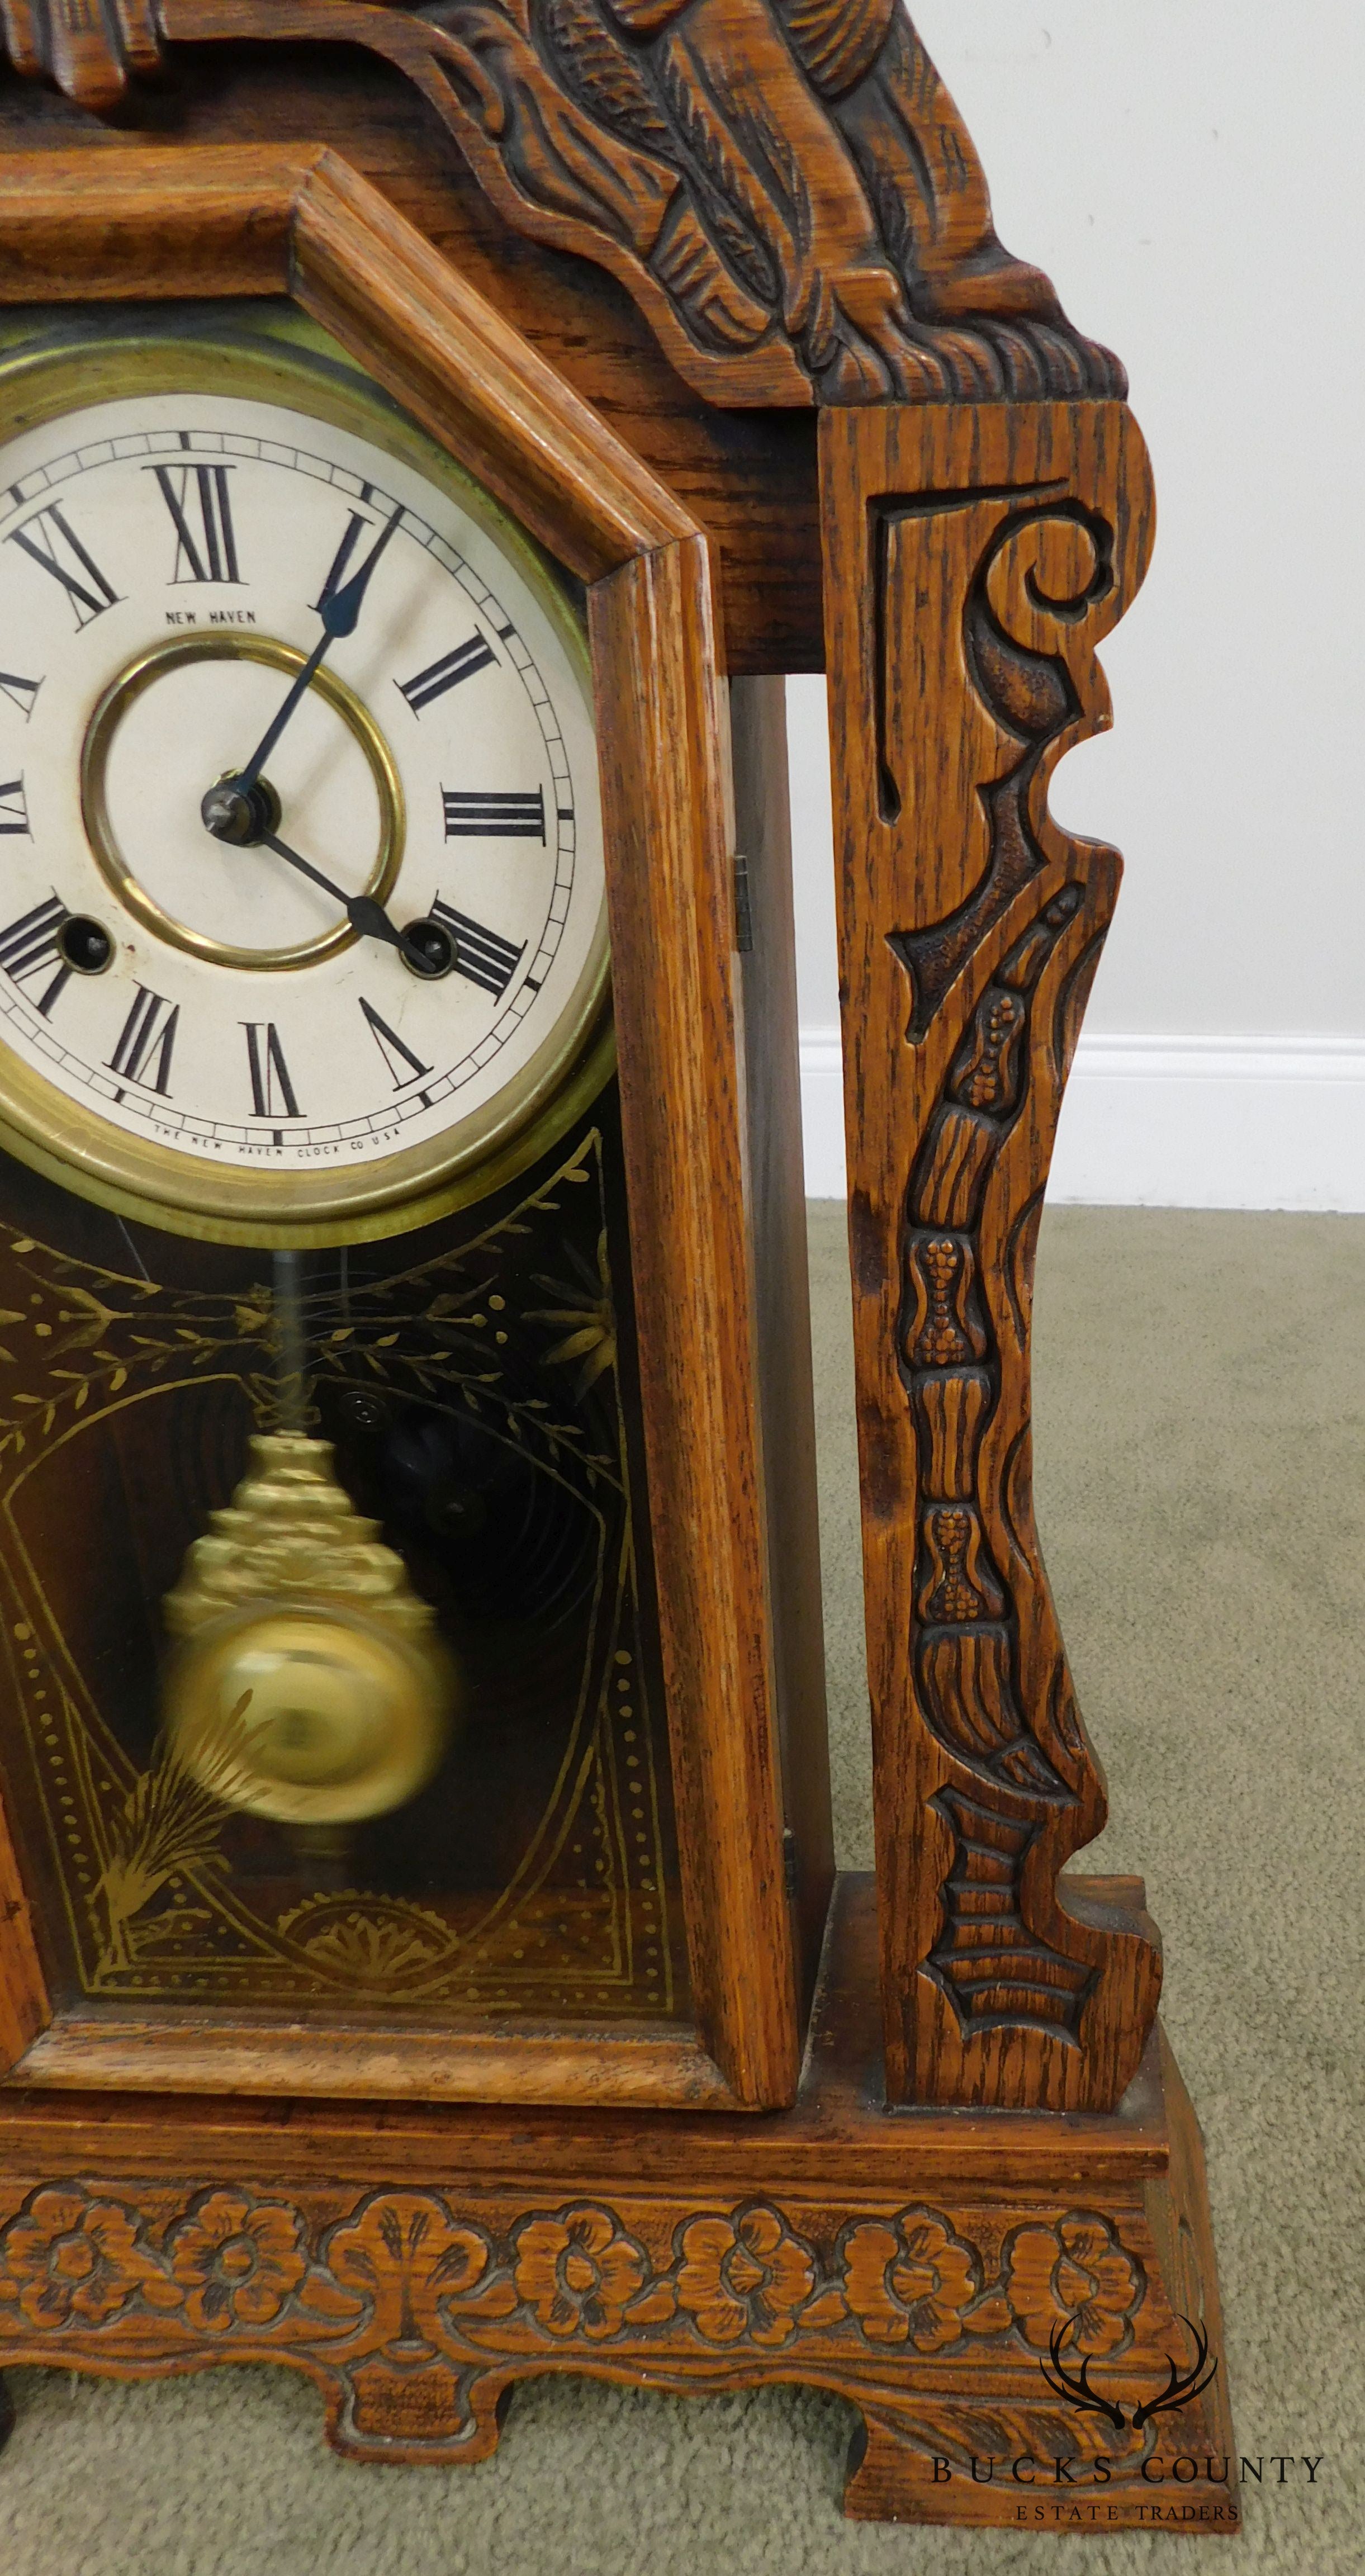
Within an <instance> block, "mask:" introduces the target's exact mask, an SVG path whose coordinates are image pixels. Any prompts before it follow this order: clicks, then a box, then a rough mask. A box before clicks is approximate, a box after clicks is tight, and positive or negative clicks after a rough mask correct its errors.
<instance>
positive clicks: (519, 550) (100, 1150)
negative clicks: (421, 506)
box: [0, 308, 616, 1250]
mask: <svg viewBox="0 0 1365 2576" xmlns="http://www.w3.org/2000/svg"><path fill="white" fill-rule="evenodd" d="M294 320H295V322H296V323H297V320H298V317H294ZM258 327H259V336H256V333H255V332H253V330H252V329H251V328H250V327H249V326H248V325H246V324H245V323H244V319H243V315H242V312H241V309H240V308H239V309H237V310H235V311H234V312H233V314H232V316H231V319H230V320H229V319H227V318H225V319H224V320H223V321H222V322H221V324H218V323H216V322H215V326H214V329H213V331H212V333H210V332H209V331H207V330H205V331H203V332H202V333H201V332H200V331H198V330H195V331H190V330H186V329H185V328H184V326H183V323H182V324H181V325H180V326H179V327H178V328H177V324H176V321H175V319H174V318H173V317H171V318H169V319H168V322H167V323H166V324H163V325H161V326H160V327H158V321H157V319H156V318H149V317H148V316H147V315H146V314H145V313H143V314H139V316H138V317H137V319H136V321H135V322H133V323H132V324H131V326H130V327H129V329H128V330H127V332H126V334H122V333H120V334H118V335H115V334H113V333H111V332H109V331H108V330H107V329H106V330H104V331H102V332H100V333H98V334H97V333H96V332H94V331H93V330H91V331H90V334H89V336H88V337H86V336H84V335H83V334H81V333H80V332H79V331H76V332H72V334H71V336H67V332H66V330H64V329H63V330H62V331H60V332H59V333H56V334H54V335H53V336H52V337H48V338H46V339H43V340H39V341H38V342H37V343H36V344H28V345H25V344H23V343H21V344H20V345H19V346H17V347H15V346H14V345H13V343H11V344H10V346H9V348H8V349H4V348H3V346H2V345H0V442H3V441H4V440H6V439H9V438H12V437H16V436H17V435H18V434H19V433H20V432H21V431H22V430H25V429H30V428H33V427H36V426H37V425H38V424H39V423H40V422H44V421H49V420H52V419H54V418H56V417H58V416H59V415H60V414H62V413H65V412H68V411H75V410H79V409H82V408H84V406H85V405H87V404H91V403H97V402H105V401H111V400H117V399H118V398H120V397H121V396H127V395H132V394H137V393H224V394H233V395H236V396H237V397H239V398H241V397H245V398H246V399H248V400H250V399H252V398H254V399H256V400H258V401H262V402H274V403H279V404H282V405H283V406H284V407H285V408H286V409H290V410H294V411H297V412H299V413H301V414H303V415H304V416H305V417H308V418H312V419H316V420H324V421H330V422H332V423H334V424H335V425H336V426H337V427H339V428H345V429H350V430H351V431H352V432H353V433H354V434H355V435H357V436H359V437H362V438H365V439H368V440H369V441H370V442H371V443H372V444H373V445H374V446H375V447H377V448H379V449H381V450H382V451H383V452H385V453H386V454H388V455H390V456H392V457H394V458H395V459H397V460H398V461H399V462H401V463H404V464H406V465H408V466H409V467H410V468H412V469H413V470H414V471H416V472H417V473H420V474H422V475H424V476H425V477H426V479H427V480H428V481H429V482H431V483H433V484H435V485H436V487H437V489H438V490H439V491H442V492H445V493H446V494H448V496H449V497H450V498H451V499H452V500H453V501H455V502H456V503H457V504H458V506H459V507H460V508H461V509H464V510H466V511H467V512H468V513H469V515H470V517H471V518H472V519H474V520H475V522H476V523H477V524H478V525H479V526H480V527H481V528H482V529H483V530H484V531H485V533H486V534H488V535H489V536H491V537H493V538H494V539H495V541H496V542H497V543H498V544H499V545H500V546H501V547H502V548H503V549H504V550H505V552H506V553H507V554H508V555H509V557H510V558H511V560H512V562H513V564H514V566H515V567H516V569H517V571H518V572H519V573H520V574H521V576H522V578H523V580H525V581H526V582H527V583H528V584H529V586H530V588H531V589H532V590H533V591H534V593H535V596H536V599H537V601H538V603H539V605H540V607H541V609H542V611H543V612H544V614H545V615H546V617H547V618H548V619H549V620H550V622H551V623H552V625H553V626H554V627H555V629H556V631H557V633H558V635H559V637H560V640H561V643H562V644H563V646H564V649H565V651H566V653H567V654H568V656H569V658H570V660H571V662H572V664H573V665H574V667H575V668H576V669H577V671H578V673H579V675H580V680H581V685H582V687H583V690H584V694H585V696H586V698H587V701H588V704H589V706H592V704H593V676H592V664H591V659H590V655H589V650H588V640H587V635H586V632H585V627H584V622H583V619H582V616H581V614H580V613H579V611H578V609H577V608H576V606H575V605H574V604H572V603H571V601H570V599H569V597H568V596H567V593H566V589H565V585H564V581H563V578H562V576H561V575H560V574H559V573H558V572H557V570H556V568H555V566H554V565H553V564H552V563H551V562H550V561H549V559H548V558H547V557H546V556H545V555H544V554H543V553H542V552H541V550H540V549H539V548H538V547H537V546H536V545H535V543H534V542H533V540H532V539H531V538H530V537H529V536H528V535H527V533H526V531H525V529H524V528H522V527H520V526H519V525H518V524H517V522H516V521H515V519H513V518H512V517H511V516H510V514H509V513H508V512H507V511H506V510H504V509H503V508H502V506H501V504H500V503H499V502H497V501H496V500H494V498H493V497H492V495H491V494H490V493H489V492H487V491H486V490H485V489H484V488H483V487H482V485H480V484H479V483H477V482H476V481H475V480H474V479H473V477H472V476H471V475H470V474H469V473H467V472H466V470H465V468H464V467H463V466H462V465H461V464H460V463H459V462H458V461H457V459H456V458H455V457H453V456H452V455H450V454H449V452H448V451H447V450H446V449H445V448H443V447H441V446H440V445H438V444H437V442H436V441H435V440H434V439H432V438H431V437H429V436H428V434H427V432H426V431H425V430H422V429H420V428H418V426H417V424H416V423H415V422H413V421H411V420H409V419H408V418H407V417H406V415H405V414H404V413H402V412H400V411H399V410H398V408H397V406H396V405H395V404H393V403H392V402H391V401H390V400H389V398H388V397H387V395H385V394H384V393H382V392H381V391H380V390H379V388H378V387H377V386H376V385H374V384H373V383H371V381H370V380H369V379H368V378H367V377H366V376H364V375H362V374H360V373H359V372H358V371H357V369H356V366H355V361H354V360H353V359H352V358H350V357H349V356H348V355H347V353H346V351H345V350H343V349H342V348H341V347H340V345H339V344H338V343H336V342H331V341H329V340H328V339H327V336H326V335H325V334H324V333H323V332H322V331H321V329H320V328H319V326H317V325H314V324H311V323H310V324H309V325H308V326H307V331H306V333H305V332H303V331H302V330H299V329H292V328H291V329H290V330H289V331H288V332H285V331H283V330H278V329H277V330H272V329H271V328H270V327H269V323H268V320H267V318H265V317H263V318H262V320H261V322H260V325H259V326H258ZM47 329H48V331H49V332H52V325H51V322H50V320H49V322H48V325H47ZM174 640H177V641H185V640H187V639H185V638H183V637H182V638H177V639H174ZM252 962H253V964H254V963H255V962H256V960H255V959H253V961H252ZM615 1069H616V1044H615V1030H614V1026H613V1020H612V1012H611V964H610V951H609V945H608V935H607V918H606V904H605V898H604V901H603V905H602V910H601V914H600V916H599V923H598V929H597V934H596V938H595V941H594V945H593V949H592V953H591V955H590V957H589V959H588V961H587V964H586V966H585V968H584V971H583V973H582V975H581V976H580V978H579V982H578V985H577V987H576V989H575V991H574V993H573V995H572V996H571V998H570V1000H569V1001H568V1003H567V1004H566V1006H565V1009H564V1012H563V1014H562V1016H561V1019H560V1021H559V1024H558V1026H557V1028H556V1029H555V1030H554V1031H552V1032H551V1034H550V1036H549V1037H548V1038H547V1040H546V1041H545V1043H544V1044H543V1045H542V1046H541V1048H540V1049H539V1050H538V1051H537V1053H536V1054H535V1055H534V1056H533V1057H532V1058H531V1060H530V1062H529V1063H528V1064H527V1065H525V1066H524V1067H523V1068H522V1071H521V1073H520V1074H519V1075H518V1077H517V1078H516V1080H515V1082H514V1083H512V1084H510V1085H509V1086H508V1087H507V1089H506V1090H505V1091H504V1092H503V1093H502V1094H501V1095H500V1096H499V1098H498V1099H497V1100H496V1101H495V1102H492V1103H490V1104H489V1107H490V1110H491V1111H492V1113H493V1114H492V1115H491V1116H490V1115H488V1114H485V1113H476V1114H475V1115H474V1116H472V1117H471V1118H469V1119H467V1120H464V1121H462V1122H460V1123H459V1124H457V1125H456V1126H454V1127H452V1128H449V1129H447V1130H446V1131H445V1132H444V1133H443V1134H442V1135H440V1136H439V1137H436V1138H434V1139H432V1140H431V1141H430V1142H429V1143H428V1144H425V1145H421V1146H416V1147H412V1148H410V1149H409V1150H407V1151H406V1152H400V1153H397V1154H394V1155H391V1156H388V1157H386V1158H385V1161H384V1162H383V1163H382V1164H381V1165H379V1166H378V1167H372V1168H371V1169H369V1170H368V1171H366V1172H365V1173H363V1174H362V1173H358V1172H355V1171H354V1170H350V1169H345V1170H339V1169H338V1170H331V1171H324V1170H322V1169H321V1168H320V1169H318V1170H317V1171H295V1172H271V1171H264V1170H254V1169H249V1168H243V1169H240V1170H238V1169H224V1168H223V1167H221V1166H214V1165H210V1164H208V1163H199V1162H197V1161H196V1160H194V1159H193V1158H192V1157H191V1156H189V1155H187V1154H185V1153H183V1152H180V1151H178V1150H175V1149H173V1148H172V1147H170V1146H168V1145H164V1144H162V1143H160V1142H159V1141H157V1140H156V1139H155V1138H154V1137H146V1138H143V1137H140V1136H137V1135H134V1134H130V1133H129V1132H128V1131H127V1130H125V1129H123V1128H121V1127H117V1126H115V1125H114V1124H113V1123H112V1122H111V1121H108V1120H104V1119H101V1118H99V1117H97V1116H96V1115H95V1114H94V1113H93V1111H92V1110H90V1109H89V1108H87V1107H85V1106H84V1105H83V1104H81V1103H80V1102H78V1101H76V1100H74V1099H72V1098H71V1097H70V1096H69V1095H68V1094H67V1093H65V1092H63V1091H61V1090H59V1089H58V1088H57V1086H56V1085H55V1084H53V1083H51V1082H49V1081H48V1080H47V1079H46V1078H45V1076H44V1075H43V1074H41V1073H40V1072H39V1071H38V1070H37V1068H36V1067H35V1066H32V1065H30V1064H28V1063H27V1062H26V1061H25V1060H24V1059H23V1058H22V1057H20V1056H18V1055H16V1054H15V1053H14V1051H13V1050H12V1049H11V1048H10V1047H9V1046H7V1045H6V1044H5V1042H4V1037H3V1031H0V1146H3V1147H4V1148H5V1149H6V1150H7V1151H8V1152H10V1153H12V1154H14V1155H15V1156H17V1158H18V1159H19V1161H20V1162H23V1163H26V1164H28V1165H29V1166H30V1168H31V1169H33V1170H35V1171H38V1172H41V1173H43V1174H44V1175H45V1177H46V1178H48V1179H49V1180H54V1181H57V1182H59V1183H60V1184H61V1185H62V1186H63V1187H64V1188H66V1189H71V1190H75V1191H76V1192H77V1193H78V1194H79V1195H80V1196H81V1197H83V1198H86V1199H92V1200H94V1201H95V1203H96V1204H97V1205H98V1206H101V1207H107V1208H112V1209H113V1210H114V1211H115V1212H116V1213H117V1214H118V1215H119V1216H122V1217H127V1218H132V1219H134V1220H135V1221H136V1222H138V1223H140V1224H143V1225H152V1226H159V1227H161V1228H163V1229H164V1230H165V1231H166V1232H168V1233H172V1234H180V1235H187V1236H189V1237H190V1238H191V1239H193V1240H194V1241H197V1242H207V1243H233V1244H240V1245H243V1246H259V1247H260V1248H262V1249H264V1250H280V1249H288V1248H295V1249H299V1250H302V1249H305V1248H311V1247H319V1248H320V1247H323V1246H326V1245H331V1244H339V1243H363V1242H372V1241H376V1240H380V1239H382V1238H384V1237H386V1236H390V1235H395V1234H402V1233H406V1232H408V1231H409V1230H410V1229H412V1228H415V1227H418V1226H423V1225H429V1224H431V1223H432V1222H433V1221H434V1220H435V1219H436V1218H438V1217H441V1216H445V1215H447V1214H448V1213H449V1212H450V1211H451V1210H453V1209H455V1208H461V1207H467V1206H470V1205H471V1204H473V1203H475V1202H477V1201H478V1200H480V1199H483V1198H486V1197H487V1196H488V1195H489V1193H490V1192H491V1191H493V1190H496V1189H500V1188H501V1187H502V1186H503V1185H504V1184H505V1183H506V1182H508V1181H510V1180H513V1179H515V1178H516V1177H517V1175H518V1174H519V1173H521V1172H524V1171H526V1170H528V1169H529V1168H530V1166H531V1165H532V1164H533V1163H535V1162H537V1161H538V1160H539V1159H540V1157H541V1156H542V1155H543V1154H546V1153H548V1152H549V1151H550V1150H551V1148H552V1147H553V1146H554V1145H556V1144H557V1143H558V1141H559V1139H560V1137H561V1136H562V1135H563V1134H564V1133H565V1132H566V1130H567V1129H568V1128H569V1127H570V1126H571V1125H572V1123H573V1121H574V1120H575V1119H576V1118H578V1117H580V1116H581V1115H582V1114H583V1113H584V1111H585V1110H586V1109H587V1108H588V1107H589V1106H590V1104H591V1103H592V1102H593V1101H594V1100H595V1099H596V1098H597V1096H598V1094H599V1093H600V1092H601V1090H602V1089H603V1087H604V1085H605V1084H606V1083H607V1082H609V1081H610V1079H611V1077H612V1075H613V1073H614V1072H615Z"/></svg>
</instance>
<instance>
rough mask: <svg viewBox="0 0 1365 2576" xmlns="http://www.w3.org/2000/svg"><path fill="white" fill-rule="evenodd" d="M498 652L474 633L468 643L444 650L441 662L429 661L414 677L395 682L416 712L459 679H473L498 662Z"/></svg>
mask: <svg viewBox="0 0 1365 2576" xmlns="http://www.w3.org/2000/svg"><path fill="white" fill-rule="evenodd" d="M497 658H498V657H497V654H496V653H495V652H494V650H493V647H492V645H491V644H485V642H484V640H483V637H482V636H481V635H471V636H470V638H469V640H468V642H467V643H465V644H457V645H456V647H455V650H454V652H453V653H445V654H443V655H442V657H441V659H440V661H439V662H429V663H428V665H427V667H426V669H425V671H419V672H418V673H417V675H416V678H415V679H411V680H399V681H398V682H397V683H396V685H397V687H398V688H399V689H400V690H401V691H402V694H403V696H404V697H405V698H406V699H407V702H408V705H409V706H410V707H411V709H412V712H413V714H414V715H415V716H420V714H421V712H422V709H423V707H429V706H430V705H431V702H432V700H433V698H443V697H444V696H445V693H446V691H447V689H453V688H454V687H455V685H456V683H457V682H458V681H460V680H472V678H473V676H474V673H475V672H476V671H483V670H486V669H487V667H488V664H489V663H490V662H496V660H497Z"/></svg>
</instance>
